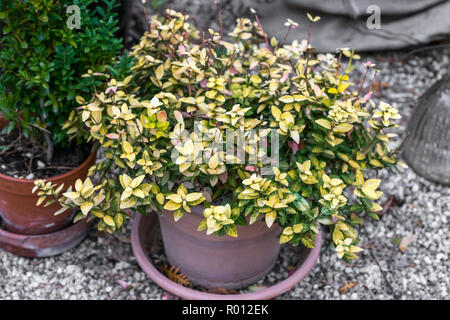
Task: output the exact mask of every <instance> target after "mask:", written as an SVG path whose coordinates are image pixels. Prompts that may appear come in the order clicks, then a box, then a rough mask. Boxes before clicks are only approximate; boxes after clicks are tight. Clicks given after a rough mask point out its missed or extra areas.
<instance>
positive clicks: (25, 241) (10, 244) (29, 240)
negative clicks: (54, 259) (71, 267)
mask: <svg viewBox="0 0 450 320" xmlns="http://www.w3.org/2000/svg"><path fill="white" fill-rule="evenodd" d="M93 223H94V220H91V221H87V220H86V219H83V220H80V221H78V222H77V223H73V224H70V225H68V226H67V227H65V228H63V229H61V230H58V231H54V232H51V233H45V234H31V235H26V234H21V233H15V232H12V231H8V230H5V229H3V228H0V248H3V249H4V250H5V251H8V252H10V253H12V254H15V255H19V256H22V257H28V258H43V257H49V256H54V255H58V254H61V253H63V252H65V251H67V250H69V249H71V248H72V247H74V246H76V245H78V244H79V243H80V242H81V241H82V240H83V239H84V237H85V236H86V235H87V233H88V232H89V230H90V228H91V227H92V225H93ZM84 233H85V235H84V236H81V238H79V237H80V235H82V234H84ZM61 237H63V238H64V239H65V240H69V248H64V250H61V251H59V250H58V251H57V253H56V254H43V255H39V252H38V251H39V250H45V249H47V248H46V247H39V245H40V244H41V243H42V241H44V242H46V241H52V242H55V240H59V239H60V238H61ZM78 238H79V239H78ZM77 239H78V240H79V241H76V240H77ZM74 240H75V241H74ZM72 241H74V242H72ZM60 244H61V242H60V241H58V243H55V244H53V243H52V246H53V247H57V246H58V245H60ZM49 247H50V246H49ZM22 250H25V251H26V253H24V252H22ZM33 250H36V252H34V253H31V252H32V251H33ZM28 251H29V252H28Z"/></svg>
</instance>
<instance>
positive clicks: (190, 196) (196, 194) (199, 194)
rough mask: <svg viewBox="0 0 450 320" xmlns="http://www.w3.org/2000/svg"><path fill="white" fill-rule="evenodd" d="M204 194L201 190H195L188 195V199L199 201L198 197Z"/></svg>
mask: <svg viewBox="0 0 450 320" xmlns="http://www.w3.org/2000/svg"><path fill="white" fill-rule="evenodd" d="M202 196H203V194H202V193H200V192H194V193H190V194H188V195H187V196H186V201H187V202H193V201H197V200H198V199H200V198H201V197H202Z"/></svg>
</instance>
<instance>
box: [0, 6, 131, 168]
mask: <svg viewBox="0 0 450 320" xmlns="http://www.w3.org/2000/svg"><path fill="white" fill-rule="evenodd" d="M74 5H75V6H78V8H79V9H80V10H79V13H80V16H79V22H80V28H79V29H78V28H73V27H72V26H71V25H70V22H71V21H73V19H74V18H75V17H74V16H73V15H74V14H76V13H75V12H74V11H71V10H69V11H66V10H67V8H68V7H69V6H74ZM115 7H116V2H115V0H102V1H97V0H83V1H80V0H20V1H18V0H14V1H10V0H0V27H1V29H0V34H1V36H0V48H1V50H0V112H1V113H2V114H3V116H5V117H6V118H7V119H9V120H10V124H9V126H8V127H7V128H6V131H12V130H13V129H14V128H18V127H20V128H21V132H22V133H23V135H24V136H25V137H26V138H30V139H33V140H34V141H37V142H38V143H40V144H41V145H43V146H44V147H45V150H46V154H47V160H48V161H50V159H51V157H52V152H53V151H52V150H53V147H54V146H56V145H62V146H63V147H64V146H67V138H68V136H67V133H66V132H65V130H63V128H62V125H63V123H64V122H66V121H67V119H68V118H69V117H70V114H71V111H73V110H75V108H76V107H77V103H76V101H75V97H76V96H77V95H78V96H86V97H88V96H90V95H91V94H92V92H93V91H92V90H93V87H94V85H95V84H99V83H100V78H101V76H102V73H103V72H105V71H107V69H108V66H109V65H111V64H112V62H113V59H114V58H115V57H116V56H117V55H119V53H120V50H121V47H122V43H121V39H119V38H116V37H115V35H114V33H115V32H116V30H117V27H116V24H117V19H116V13H114V12H113V9H114V8H115ZM68 21H69V25H68Z"/></svg>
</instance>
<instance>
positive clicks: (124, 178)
mask: <svg viewBox="0 0 450 320" xmlns="http://www.w3.org/2000/svg"><path fill="white" fill-rule="evenodd" d="M144 179H145V175H140V176H138V177H136V178H134V179H132V178H131V177H130V176H129V175H127V174H123V175H121V176H119V181H120V185H121V186H122V188H123V191H122V194H121V196H120V209H127V208H131V207H133V206H134V205H135V204H136V203H137V201H138V199H144V198H145V197H146V196H147V195H148V190H147V185H145V184H144V185H141V184H142V182H143V181H144Z"/></svg>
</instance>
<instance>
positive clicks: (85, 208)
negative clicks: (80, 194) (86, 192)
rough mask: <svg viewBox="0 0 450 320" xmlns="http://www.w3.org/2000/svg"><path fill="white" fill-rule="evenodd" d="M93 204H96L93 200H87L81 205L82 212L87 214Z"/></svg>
mask: <svg viewBox="0 0 450 320" xmlns="http://www.w3.org/2000/svg"><path fill="white" fill-rule="evenodd" d="M93 206H94V204H93V203H92V202H91V201H85V202H83V203H82V204H81V206H80V209H81V212H83V214H84V215H87V214H88V213H89V211H90V210H91V209H92V207H93Z"/></svg>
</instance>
